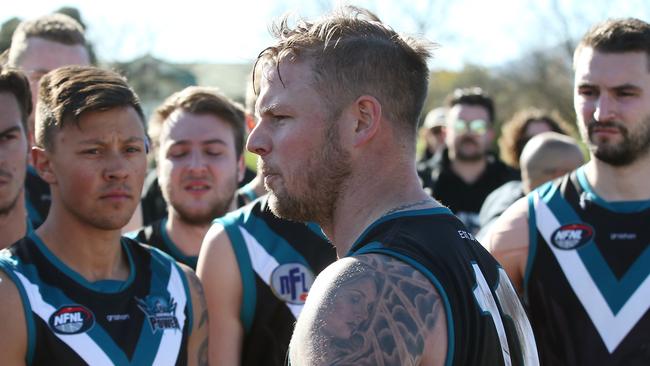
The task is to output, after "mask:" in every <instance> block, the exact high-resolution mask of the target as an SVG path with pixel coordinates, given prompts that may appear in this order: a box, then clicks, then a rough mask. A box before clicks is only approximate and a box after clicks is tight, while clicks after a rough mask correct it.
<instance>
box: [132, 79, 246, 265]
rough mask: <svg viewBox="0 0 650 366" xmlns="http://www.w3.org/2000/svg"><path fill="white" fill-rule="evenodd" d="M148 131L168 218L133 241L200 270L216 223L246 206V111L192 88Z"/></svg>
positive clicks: (158, 114)
mask: <svg viewBox="0 0 650 366" xmlns="http://www.w3.org/2000/svg"><path fill="white" fill-rule="evenodd" d="M148 130H149V137H151V139H152V143H153V145H154V147H155V148H154V151H155V152H156V154H157V156H156V171H157V174H158V184H160V188H161V191H162V194H163V197H164V199H165V202H166V203H167V217H166V218H164V219H161V220H157V221H155V222H154V223H152V224H151V225H149V226H145V227H144V228H142V229H140V230H139V231H138V232H137V233H134V239H136V240H138V241H140V242H142V243H147V244H149V245H152V246H154V247H156V248H158V249H161V250H163V251H165V252H167V253H168V254H170V255H171V256H172V257H174V259H176V260H177V261H179V262H181V263H184V264H187V265H188V266H190V267H192V268H196V261H197V258H198V255H199V251H200V249H201V242H202V241H203V237H204V236H205V233H207V231H208V229H209V228H210V224H211V223H212V220H214V219H216V218H217V217H221V216H223V215H224V214H226V213H227V212H230V211H232V210H234V209H236V208H237V207H239V206H241V205H242V204H243V202H241V200H239V199H238V198H239V196H238V195H237V194H236V192H237V186H238V183H239V181H241V179H242V178H243V174H244V158H243V154H242V153H243V151H244V132H245V116H244V109H243V107H241V106H240V105H238V104H236V103H235V102H233V101H231V100H229V99H228V98H227V97H226V96H225V95H223V94H222V93H221V92H219V91H218V90H217V89H213V88H205V87H195V86H193V87H188V88H186V89H184V90H182V91H180V92H177V93H174V94H173V95H171V96H170V97H169V98H167V100H165V102H164V103H163V104H162V105H161V106H160V107H158V108H157V109H156V111H155V112H154V114H153V117H152V118H151V119H150V121H149V128H148Z"/></svg>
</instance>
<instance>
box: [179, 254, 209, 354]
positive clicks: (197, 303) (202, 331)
mask: <svg viewBox="0 0 650 366" xmlns="http://www.w3.org/2000/svg"><path fill="white" fill-rule="evenodd" d="M183 267H184V268H183V269H184V271H185V275H186V276H187V280H188V283H189V285H190V292H191V295H192V310H193V311H192V313H193V319H194V321H193V324H192V334H191V335H190V339H189V342H188V347H187V353H188V355H187V356H188V365H200V366H203V365H208V308H207V306H206V304H205V295H204V294H203V286H202V285H201V281H200V280H199V278H198V277H197V276H196V274H195V273H194V271H192V270H191V269H190V268H188V267H186V266H183Z"/></svg>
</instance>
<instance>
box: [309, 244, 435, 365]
mask: <svg viewBox="0 0 650 366" xmlns="http://www.w3.org/2000/svg"><path fill="white" fill-rule="evenodd" d="M355 259H356V262H355V263H354V264H352V265H350V266H348V267H347V268H346V269H345V270H343V272H342V273H340V275H339V276H338V277H337V279H336V281H335V283H333V284H329V285H328V287H329V289H328V290H329V291H327V292H326V295H325V298H324V299H323V302H322V303H321V307H320V308H319V309H318V312H317V313H316V316H315V322H314V324H310V325H308V327H310V328H311V329H312V330H311V331H310V332H308V333H309V334H311V336H310V338H311V339H310V340H308V343H312V347H311V349H312V350H314V352H315V354H313V355H312V356H314V357H315V359H316V360H322V361H323V362H322V364H327V365H416V364H418V363H419V361H420V360H421V359H422V355H423V353H424V345H425V341H426V338H427V335H428V334H429V333H430V332H431V331H432V330H433V328H434V326H435V325H436V323H437V322H438V321H439V320H440V319H441V317H444V308H443V304H442V301H441V299H440V297H439V295H438V293H437V291H435V290H434V287H433V285H432V284H431V282H430V281H429V280H428V279H427V278H426V277H424V275H422V274H421V273H420V272H419V271H417V270H415V269H414V268H413V267H411V266H409V265H407V264H405V263H403V262H401V261H399V260H396V259H393V258H390V257H387V256H382V255H366V256H359V257H357V258H355ZM317 363H321V362H317Z"/></svg>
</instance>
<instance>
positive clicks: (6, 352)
mask: <svg viewBox="0 0 650 366" xmlns="http://www.w3.org/2000/svg"><path fill="white" fill-rule="evenodd" d="M0 309H2V311H0V340H1V341H0V355H2V362H1V363H2V364H3V365H7V366H18V365H20V366H23V365H25V364H26V356H27V326H26V322H25V312H24V311H23V302H22V299H21V298H20V294H19V293H18V289H17V288H16V285H15V284H14V283H13V281H12V280H11V279H10V278H9V276H7V274H6V273H5V272H4V271H3V270H0Z"/></svg>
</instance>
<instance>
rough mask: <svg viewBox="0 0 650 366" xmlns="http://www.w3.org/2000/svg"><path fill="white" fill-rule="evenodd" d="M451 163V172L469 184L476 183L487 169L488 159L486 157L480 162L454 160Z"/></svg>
mask: <svg viewBox="0 0 650 366" xmlns="http://www.w3.org/2000/svg"><path fill="white" fill-rule="evenodd" d="M450 162H451V170H452V171H453V172H454V173H456V175H458V176H459V177H460V178H461V179H462V180H463V182H465V183H467V184H472V183H474V182H476V181H477V180H478V178H479V177H480V176H481V174H483V172H484V171H485V168H486V167H487V159H486V158H485V157H483V158H481V159H479V160H459V159H453V160H451V161H450Z"/></svg>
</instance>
